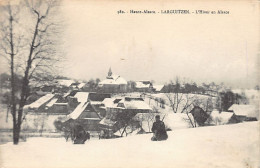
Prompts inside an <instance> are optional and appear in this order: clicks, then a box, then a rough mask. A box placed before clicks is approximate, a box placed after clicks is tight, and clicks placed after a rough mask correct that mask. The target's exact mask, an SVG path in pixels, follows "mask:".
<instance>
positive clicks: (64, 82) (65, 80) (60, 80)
mask: <svg viewBox="0 0 260 168" xmlns="http://www.w3.org/2000/svg"><path fill="white" fill-rule="evenodd" d="M57 82H58V83H59V84H60V85H63V86H67V87H69V86H70V85H71V84H72V83H74V81H73V80H68V79H59V80H57Z"/></svg>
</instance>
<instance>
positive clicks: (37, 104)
mask: <svg viewBox="0 0 260 168" xmlns="http://www.w3.org/2000/svg"><path fill="white" fill-rule="evenodd" d="M53 97H54V94H46V95H45V96H42V97H41V98H39V99H38V100H36V101H35V102H33V103H31V104H30V105H29V108H39V107H40V106H41V105H43V104H44V103H46V102H47V101H49V100H50V99H51V98H53Z"/></svg>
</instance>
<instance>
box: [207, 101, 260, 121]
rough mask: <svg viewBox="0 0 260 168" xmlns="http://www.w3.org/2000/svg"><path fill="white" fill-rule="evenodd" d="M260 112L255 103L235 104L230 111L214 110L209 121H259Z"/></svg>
mask: <svg viewBox="0 0 260 168" xmlns="http://www.w3.org/2000/svg"><path fill="white" fill-rule="evenodd" d="M258 120H259V112H258V109H257V107H256V106H254V105H241V104H233V105H232V106H231V107H230V108H229V109H228V111H222V112H219V111H218V110H213V111H212V112H211V113H210V118H209V120H208V123H210V124H212V125H223V124H233V123H239V122H244V121H258Z"/></svg>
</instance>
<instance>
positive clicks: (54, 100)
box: [46, 98, 58, 107]
mask: <svg viewBox="0 0 260 168" xmlns="http://www.w3.org/2000/svg"><path fill="white" fill-rule="evenodd" d="M57 100H58V98H54V99H52V100H51V101H50V102H49V103H48V104H47V105H46V107H51V106H53V104H54V103H55V102H56V101H57Z"/></svg>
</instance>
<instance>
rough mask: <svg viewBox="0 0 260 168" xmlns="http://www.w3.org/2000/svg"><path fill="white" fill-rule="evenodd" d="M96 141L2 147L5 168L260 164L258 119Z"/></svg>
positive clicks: (179, 167) (209, 167) (47, 141)
mask: <svg viewBox="0 0 260 168" xmlns="http://www.w3.org/2000/svg"><path fill="white" fill-rule="evenodd" d="M168 134H169V139H168V140H167V141H161V142H152V141H150V138H151V134H146V135H136V136H130V137H126V138H119V139H108V140H91V141H88V142H86V144H84V145H73V144H71V142H67V143H66V142H65V140H64V139H54V138H31V139H29V140H28V141H27V142H24V143H20V145H18V146H14V145H12V143H8V144H5V145H0V151H1V155H0V156H1V158H0V160H1V162H0V164H1V166H0V167H4V168H7V167H19V168H22V167H26V168H29V167H33V168H38V167H46V168H47V167H48V168H52V167H73V168H76V167H89V168H92V167H97V168H100V167H109V168H110V167H113V168H115V167H124V168H125V167H163V168H164V167H169V168H172V167H177V168H182V167H183V168H189V167H191V168H197V167H199V168H215V167H220V168H229V167H230V168H231V167H232V168H248V167H250V168H255V167H258V166H259V158H260V157H259V122H248V123H240V124H234V125H223V126H212V127H201V128H196V129H194V128H190V129H182V130H176V131H174V132H168Z"/></svg>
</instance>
